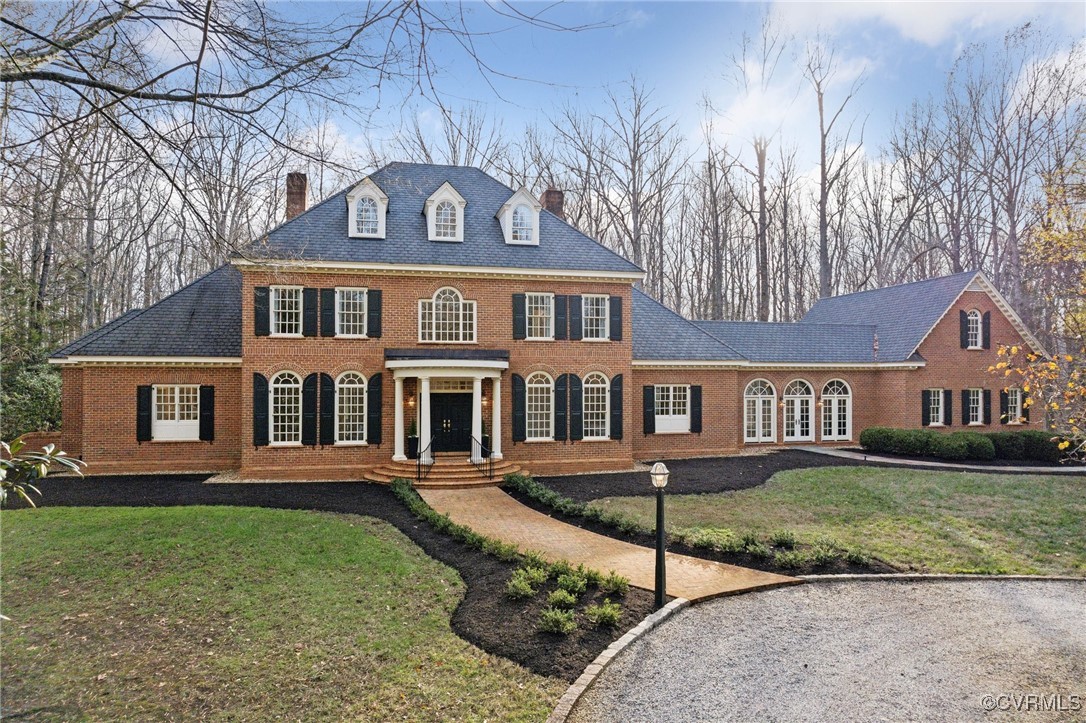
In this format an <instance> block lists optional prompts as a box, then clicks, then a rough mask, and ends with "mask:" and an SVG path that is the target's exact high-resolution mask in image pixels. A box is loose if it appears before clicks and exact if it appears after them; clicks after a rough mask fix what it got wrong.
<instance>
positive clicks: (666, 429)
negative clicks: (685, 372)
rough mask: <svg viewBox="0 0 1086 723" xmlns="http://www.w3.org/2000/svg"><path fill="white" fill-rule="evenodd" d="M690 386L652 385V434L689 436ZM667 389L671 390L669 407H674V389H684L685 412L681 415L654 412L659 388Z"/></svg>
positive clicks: (658, 397)
mask: <svg viewBox="0 0 1086 723" xmlns="http://www.w3.org/2000/svg"><path fill="white" fill-rule="evenodd" d="M690 386H691V385H689V384H653V385H652V416H653V419H654V420H655V421H654V422H653V428H654V432H653V434H689V433H690ZM661 387H667V388H668V389H670V390H671V392H670V395H671V396H670V400H669V402H668V404H669V406H670V407H671V408H672V409H674V407H675V391H674V390H675V389H679V388H682V389H685V390H686V397H685V399H684V400H683V406H684V407H686V412H685V413H683V414H660V413H659V412H657V411H656V409H657V402H658V400H659V399H660V388H661Z"/></svg>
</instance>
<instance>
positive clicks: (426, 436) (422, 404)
mask: <svg viewBox="0 0 1086 723" xmlns="http://www.w3.org/2000/svg"><path fill="white" fill-rule="evenodd" d="M419 387H420V388H419V454H420V455H422V459H421V460H420V461H421V462H422V463H423V464H433V462H434V456H433V450H431V449H430V377H419ZM423 450H426V453H425V454H423Z"/></svg>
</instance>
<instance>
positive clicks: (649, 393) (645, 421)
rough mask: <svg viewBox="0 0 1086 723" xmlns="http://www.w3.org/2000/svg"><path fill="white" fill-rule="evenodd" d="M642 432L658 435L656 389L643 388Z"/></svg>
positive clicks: (650, 387)
mask: <svg viewBox="0 0 1086 723" xmlns="http://www.w3.org/2000/svg"><path fill="white" fill-rule="evenodd" d="M641 431H643V432H644V433H645V434H656V387H654V386H653V385H651V384H646V385H645V386H643V387H641Z"/></svg>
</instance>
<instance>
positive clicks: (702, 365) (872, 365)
mask: <svg viewBox="0 0 1086 723" xmlns="http://www.w3.org/2000/svg"><path fill="white" fill-rule="evenodd" d="M632 365H633V366H635V367H643V368H646V369H681V368H694V369H738V368H743V369H752V370H756V371H757V370H763V369H764V370H770V369H919V368H921V367H925V366H927V362H924V361H915V362H912V361H910V362H856V363H838V362H812V363H809V364H804V363H802V362H781V363H765V362H752V361H747V360H735V361H713V360H710V359H705V360H697V361H686V360H675V361H667V360H664V361H653V360H647V359H641V360H639V359H635V360H634V361H633V362H632Z"/></svg>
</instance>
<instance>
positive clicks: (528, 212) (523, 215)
mask: <svg viewBox="0 0 1086 723" xmlns="http://www.w3.org/2000/svg"><path fill="white" fill-rule="evenodd" d="M511 236H512V240H513V242H514V243H522V244H530V243H532V241H534V240H535V219H534V214H533V213H532V209H530V208H528V207H527V206H526V205H524V204H523V203H522V204H520V205H519V206H517V207H516V208H514V209H513V228H512V230H511Z"/></svg>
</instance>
